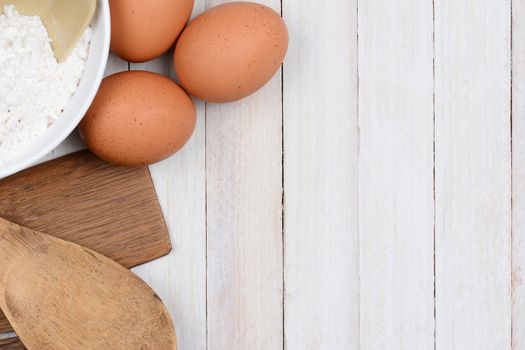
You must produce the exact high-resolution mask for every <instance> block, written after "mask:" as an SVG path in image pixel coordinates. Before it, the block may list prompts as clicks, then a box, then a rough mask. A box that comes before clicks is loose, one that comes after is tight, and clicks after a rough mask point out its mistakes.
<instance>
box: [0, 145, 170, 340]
mask: <svg viewBox="0 0 525 350" xmlns="http://www.w3.org/2000/svg"><path fill="white" fill-rule="evenodd" d="M0 216H1V217H3V218H5V219H7V220H9V221H12V222H15V223H17V224H19V225H22V226H26V227H29V228H31V229H34V230H37V231H40V232H43V233H47V234H51V235H53V236H56V237H59V238H62V239H64V240H67V241H71V242H74V243H77V244H80V245H82V246H85V247H87V248H90V249H92V250H94V251H96V252H98V253H100V254H103V255H105V256H107V257H109V258H111V259H113V260H115V261H117V262H118V263H120V264H122V265H124V266H126V267H134V266H137V265H140V264H143V263H145V262H148V261H151V260H154V259H157V258H159V257H161V256H164V255H166V254H168V253H169V252H170V251H171V242H170V238H169V234H168V230H167V228H166V224H165V221H164V217H163V216H162V211H161V208H160V205H159V203H158V200H157V196H156V193H155V188H154V187H153V183H152V181H151V176H150V173H149V170H148V168H147V167H144V168H123V167H117V166H114V165H110V164H108V163H106V162H104V161H102V160H100V159H98V158H97V157H95V156H94V155H93V154H92V153H90V152H89V151H81V152H77V153H73V154H71V155H68V156H65V157H62V158H58V159H55V160H52V161H49V162H47V163H44V164H41V165H38V166H35V167H33V168H31V169H28V170H25V171H23V172H21V173H18V174H16V175H13V176H11V177H8V178H7V179H4V180H0ZM11 331H12V328H11V326H10V325H9V323H8V322H7V321H6V319H5V316H4V315H3V314H1V313H0V333H6V332H11Z"/></svg>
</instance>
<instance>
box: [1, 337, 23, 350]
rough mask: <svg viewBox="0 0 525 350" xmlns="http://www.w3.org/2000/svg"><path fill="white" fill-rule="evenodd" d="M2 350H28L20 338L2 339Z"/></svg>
mask: <svg viewBox="0 0 525 350" xmlns="http://www.w3.org/2000/svg"><path fill="white" fill-rule="evenodd" d="M0 350H26V347H25V346H24V344H22V342H21V341H20V339H18V338H8V339H0Z"/></svg>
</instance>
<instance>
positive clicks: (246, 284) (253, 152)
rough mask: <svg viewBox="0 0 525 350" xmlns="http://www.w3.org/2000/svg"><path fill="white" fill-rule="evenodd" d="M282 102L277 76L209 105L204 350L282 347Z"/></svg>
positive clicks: (272, 2)
mask: <svg viewBox="0 0 525 350" xmlns="http://www.w3.org/2000/svg"><path fill="white" fill-rule="evenodd" d="M224 2H226V0H213V1H212V0H209V1H207V2H206V4H207V6H208V7H209V6H213V5H217V4H219V3H224ZM262 3H265V4H266V5H269V6H271V7H272V8H274V9H275V10H276V11H278V12H280V1H279V0H265V1H262ZM281 98H282V94H281V77H280V74H277V75H276V76H275V77H274V79H272V81H271V82H270V83H269V84H268V85H267V86H266V87H264V88H263V89H262V90H260V91H259V92H257V93H256V94H254V95H252V96H250V97H248V98H246V99H244V100H241V101H238V102H235V103H229V104H222V105H218V104H208V105H207V116H206V118H207V119H206V120H207V122H206V164H207V199H208V201H207V213H208V216H207V219H208V274H207V276H208V289H207V290H208V308H207V310H208V348H209V349H210V350H213V349H252V350H257V349H281V348H282V347H283V325H282V323H283V304H282V299H283V295H282V285H283V275H282V264H283V261H282V248H283V246H282V166H281V165H282V108H281Z"/></svg>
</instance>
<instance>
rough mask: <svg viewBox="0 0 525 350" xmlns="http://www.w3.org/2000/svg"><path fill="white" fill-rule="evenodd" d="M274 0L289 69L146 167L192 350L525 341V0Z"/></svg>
mask: <svg viewBox="0 0 525 350" xmlns="http://www.w3.org/2000/svg"><path fill="white" fill-rule="evenodd" d="M219 2H222V0H208V1H206V0H197V3H196V13H197V12H201V11H202V10H203V9H205V8H207V7H210V6H213V5H216V4H217V3H219ZM264 2H265V3H266V4H268V5H270V6H272V7H273V8H274V9H276V10H277V11H281V12H282V14H283V16H284V18H285V20H286V21H287V23H288V25H289V29H290V39H291V42H290V50H289V53H288V57H287V60H286V62H285V64H284V67H283V70H282V72H281V74H277V76H275V78H274V79H273V80H272V81H271V83H270V84H269V85H267V86H266V87H265V88H264V89H263V90H261V91H259V92H258V93H256V94H255V95H253V96H251V97H249V98H247V99H245V100H242V101H240V102H237V103H231V104H225V105H216V104H204V103H202V102H198V103H197V106H198V125H197V129H196V132H195V134H194V136H193V138H192V139H191V141H190V142H189V144H188V145H187V146H186V147H185V148H184V149H183V150H182V151H181V152H180V153H178V154H176V155H175V156H173V157H172V158H170V159H169V160H167V161H164V162H162V163H160V164H158V165H155V166H153V167H151V170H152V174H153V177H154V182H155V186H156V189H157V192H158V195H159V198H160V201H161V204H162V208H163V210H164V214H165V216H166V219H167V222H168V225H169V229H170V232H171V237H172V240H173V246H174V250H173V253H172V254H171V255H170V256H168V257H166V258H163V259H160V260H158V261H155V262H153V263H150V264H147V265H145V266H142V267H139V268H137V269H135V271H136V272H137V273H138V274H139V275H140V276H142V277H143V278H144V279H145V280H146V281H147V282H149V283H151V285H152V286H153V287H154V288H155V289H157V290H158V292H159V294H160V295H161V296H162V297H163V299H164V301H165V302H166V303H167V305H168V307H169V309H170V310H171V312H172V314H173V318H174V320H175V322H176V327H177V332H178V345H179V348H180V349H182V350H186V349H210V350H212V349H228V350H231V349H238V350H241V349H249V350H252V349H253V350H256V349H283V348H284V349H290V350H295V349H297V350H302V349H327V350H332V349H335V350H337V349H434V348H435V349H444V350H448V349H461V350H463V349H475V350H479V349H498V350H499V349H511V348H512V349H525V285H524V284H523V279H524V278H525V277H523V276H522V275H523V273H525V272H523V269H522V266H525V238H524V235H525V0H512V1H511V0H453V1H447V0H397V1H387V0H329V1H328V0H327V1H320V0H282V1H280V0H264ZM171 66H172V61H171V57H170V56H169V55H168V56H165V57H162V58H160V59H157V60H155V61H153V62H149V63H145V64H140V65H138V64H131V65H129V66H128V63H126V62H122V61H120V60H119V59H117V58H115V57H112V58H111V60H110V64H109V66H108V73H110V72H115V71H121V70H127V69H132V70H135V69H147V70H152V71H156V72H160V73H164V74H171V75H173V72H172V71H173V70H172V67H171ZM81 147H82V145H81V144H80V142H79V141H78V138H76V136H73V137H72V138H70V139H69V140H68V141H67V142H66V143H64V144H63V145H62V146H61V147H60V148H58V149H57V150H56V151H55V152H53V154H52V155H50V156H49V157H56V156H58V155H61V154H64V153H69V152H71V151H72V150H74V149H78V148H81Z"/></svg>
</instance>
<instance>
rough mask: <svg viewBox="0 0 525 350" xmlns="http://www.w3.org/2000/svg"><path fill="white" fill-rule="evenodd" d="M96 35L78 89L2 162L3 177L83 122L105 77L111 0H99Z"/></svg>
mask: <svg viewBox="0 0 525 350" xmlns="http://www.w3.org/2000/svg"><path fill="white" fill-rule="evenodd" d="M91 29H92V30H93V36H92V38H91V43H90V47H89V53H88V59H87V64H86V69H85V71H84V75H83V76H82V79H81V80H80V84H79V86H78V89H77V92H76V93H75V95H74V96H73V97H72V98H71V100H70V101H69V103H68V104H67V106H66V108H64V113H62V115H61V116H60V118H58V119H57V120H56V121H55V123H53V125H52V126H51V127H50V128H49V129H47V130H46V132H45V133H44V134H42V135H41V136H39V137H38V138H37V139H36V140H35V141H34V142H33V143H32V144H31V145H29V146H28V147H26V149H25V150H24V151H23V152H22V153H20V154H19V155H17V156H16V157H15V158H13V159H11V160H10V161H8V162H7V163H3V164H0V179H1V178H4V177H6V176H9V175H11V174H14V173H16V172H18V171H20V170H23V169H26V168H28V167H30V166H31V165H32V164H34V163H35V162H36V161H38V160H39V159H40V158H42V157H43V156H45V155H46V154H48V153H49V152H51V151H52V150H53V149H55V148H56V147H57V146H58V145H59V144H60V143H61V142H62V141H64V139H65V138H66V137H68V135H69V134H71V132H72V131H73V130H74V129H75V127H76V126H77V125H78V124H79V123H80V121H81V120H82V118H83V117H84V115H85V114H86V111H87V110H88V108H89V106H90V105H91V102H93V99H94V98H95V95H96V93H97V91H98V88H99V86H100V82H101V81H102V77H103V75H104V70H105V68H106V63H107V61H108V54H109V40H110V37H111V25H110V16H109V3H108V0H98V1H97V10H96V12H95V17H94V18H93V21H92V22H91Z"/></svg>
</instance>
